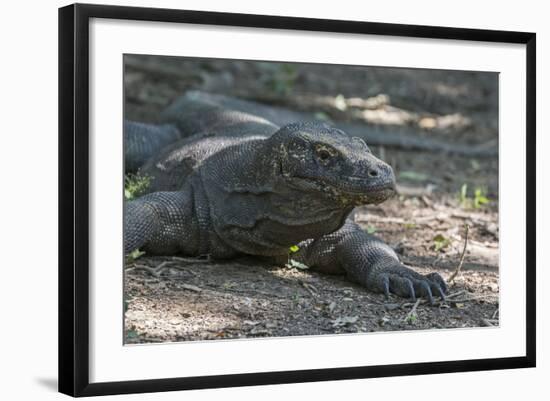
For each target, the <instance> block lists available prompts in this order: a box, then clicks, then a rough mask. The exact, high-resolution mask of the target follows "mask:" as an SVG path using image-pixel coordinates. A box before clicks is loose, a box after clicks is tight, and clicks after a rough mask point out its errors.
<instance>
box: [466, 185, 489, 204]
mask: <svg viewBox="0 0 550 401" xmlns="http://www.w3.org/2000/svg"><path fill="white" fill-rule="evenodd" d="M459 200H460V204H461V206H462V207H463V208H466V209H471V208H473V209H479V208H481V207H482V206H484V205H486V204H488V203H489V202H490V201H491V200H490V199H489V198H488V197H487V192H486V191H485V189H483V188H480V187H476V188H475V189H474V196H473V198H472V197H469V196H468V184H462V187H461V188H460V193H459Z"/></svg>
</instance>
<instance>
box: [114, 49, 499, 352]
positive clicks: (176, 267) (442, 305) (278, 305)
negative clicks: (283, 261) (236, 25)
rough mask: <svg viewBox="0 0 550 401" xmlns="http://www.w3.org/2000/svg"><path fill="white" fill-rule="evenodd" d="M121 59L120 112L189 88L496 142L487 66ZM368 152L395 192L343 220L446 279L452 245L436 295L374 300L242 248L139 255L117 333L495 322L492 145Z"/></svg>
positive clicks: (184, 336)
mask: <svg viewBox="0 0 550 401" xmlns="http://www.w3.org/2000/svg"><path fill="white" fill-rule="evenodd" d="M125 63H126V69H125V89H126V102H125V116H126V118H128V119H133V120H137V121H147V122H155V121H157V118H158V114H159V112H160V111H161V110H162V109H163V108H164V107H166V106H167V105H168V104H170V103H171V102H172V101H173V100H174V99H175V98H176V97H177V96H179V95H181V94H182V93H183V92H185V91H186V90H190V89H200V90H205V91H210V92H213V93H221V94H227V95H233V96H239V97H243V98H248V99H252V100H256V101H261V102H264V103H269V104H275V105H279V106H284V107H287V108H290V109H293V110H300V111H308V112H311V113H315V115H316V116H318V117H319V118H323V119H327V120H332V121H352V122H354V123H358V124H364V126H365V129H368V128H369V127H376V128H377V129H382V130H386V131H387V132H407V133H412V135H415V136H418V137H424V138H437V139H438V140H441V141H445V142H447V143H449V144H453V145H456V146H471V147H472V148H474V147H480V146H482V147H484V148H487V149H497V148H498V75H497V74H494V73H478V72H459V71H455V72H453V71H433V70H411V69H397V68H380V67H346V66H322V65H312V64H309V65H307V64H275V63H265V62H262V63H258V62H246V61H227V60H204V59H203V60H192V59H181V58H163V57H150V56H126V58H125ZM404 129H406V131H404ZM373 152H374V153H375V154H376V155H377V156H379V157H381V158H382V159H384V160H386V161H387V162H388V163H390V164H391V165H392V167H393V168H394V171H395V173H396V177H397V181H398V192H399V196H397V197H395V198H393V199H391V200H389V201H386V202H384V203H383V204H381V205H378V206H375V207H368V213H367V208H359V209H358V210H357V211H356V213H355V220H356V221H357V222H359V223H360V224H361V225H362V226H363V227H364V229H365V230H367V231H368V232H370V233H374V234H375V235H378V236H380V237H381V238H383V239H384V240H385V241H386V242H387V243H389V244H390V245H391V246H392V247H394V249H395V250H396V251H397V253H398V254H399V257H400V258H401V260H402V261H403V262H404V263H405V264H407V265H409V266H411V267H412V268H414V269H415V270H417V271H418V272H420V273H422V274H425V273H429V272H433V271H437V272H439V273H440V274H441V275H442V276H443V278H445V279H446V280H448V279H449V278H450V276H451V275H452V273H453V272H454V271H455V270H456V268H457V266H458V265H459V264H460V260H461V257H462V256H463V264H462V271H461V272H460V273H459V274H458V275H457V276H456V278H455V279H454V281H453V282H452V283H451V284H450V289H449V295H448V297H447V300H446V301H444V302H440V301H439V300H438V302H436V305H434V306H430V305H428V304H427V303H426V302H425V301H420V302H419V303H417V304H414V303H412V302H411V301H410V300H407V299H402V298H398V297H395V296H391V297H390V298H389V299H385V298H384V296H383V295H381V294H373V293H369V292H368V291H366V290H365V289H364V288H362V287H360V286H358V285H355V284H353V283H351V282H349V281H347V280H346V278H345V277H343V276H327V275H322V274H319V273H316V272H314V271H311V270H299V269H296V268H289V267H286V266H284V265H278V266H274V265H266V264H265V262H260V261H258V260H255V259H253V258H243V259H239V260H234V261H230V262H223V263H222V262H217V261H208V260H200V259H199V260H197V259H189V258H185V257H183V256H182V257H148V256H147V255H144V256H142V257H140V258H139V259H137V260H135V261H134V262H132V263H128V264H127V266H126V268H125V304H124V308H125V328H126V329H125V330H126V333H125V339H126V342H127V343H143V342H166V341H188V340H205V339H227V338H243V337H260V336H262V337H265V336H295V335H317V334H329V333H330V334H335V333H356V332H372V331H391V330H416V329H446V328H464V327H490V326H498V324H499V249H498V246H499V226H498V157H497V156H485V157H481V156H477V157H472V156H469V155H455V154H447V153H443V152H433V151H422V150H416V151H411V150H404V149H399V148H395V147H389V146H384V147H381V146H378V147H373ZM466 227H468V228H466ZM466 233H467V235H466ZM466 236H467V241H466ZM465 243H466V248H465ZM464 249H465V252H464Z"/></svg>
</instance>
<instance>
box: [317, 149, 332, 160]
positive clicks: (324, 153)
mask: <svg viewBox="0 0 550 401" xmlns="http://www.w3.org/2000/svg"><path fill="white" fill-rule="evenodd" d="M317 155H318V156H319V159H321V160H328V159H330V152H329V151H328V150H325V149H321V150H319V151H317Z"/></svg>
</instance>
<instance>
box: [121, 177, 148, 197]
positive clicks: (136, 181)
mask: <svg viewBox="0 0 550 401" xmlns="http://www.w3.org/2000/svg"><path fill="white" fill-rule="evenodd" d="M150 184H151V177H149V176H146V175H145V176H143V175H140V174H139V173H138V174H126V175H125V176H124V199H126V200H132V199H135V198H137V197H138V196H140V195H142V194H143V193H144V192H145V191H146V190H147V188H149V185H150Z"/></svg>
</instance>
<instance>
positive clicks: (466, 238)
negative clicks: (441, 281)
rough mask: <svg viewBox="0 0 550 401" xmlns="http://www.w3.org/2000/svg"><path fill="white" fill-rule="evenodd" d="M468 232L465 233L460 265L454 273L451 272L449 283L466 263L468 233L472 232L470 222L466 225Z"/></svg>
mask: <svg viewBox="0 0 550 401" xmlns="http://www.w3.org/2000/svg"><path fill="white" fill-rule="evenodd" d="M465 227H466V232H465V233H464V248H463V249H462V255H460V261H459V262H458V266H457V267H456V269H455V271H454V272H453V274H451V277H449V280H448V282H449V284H451V283H452V282H453V281H454V279H455V277H456V275H457V274H458V273H460V269H462V264H463V263H464V256H465V255H466V248H467V247H468V233H469V232H470V226H469V225H468V224H466V225H465Z"/></svg>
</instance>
